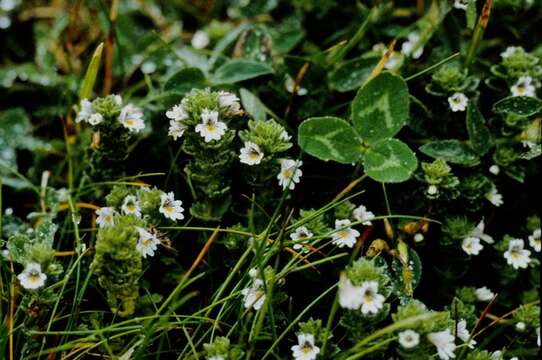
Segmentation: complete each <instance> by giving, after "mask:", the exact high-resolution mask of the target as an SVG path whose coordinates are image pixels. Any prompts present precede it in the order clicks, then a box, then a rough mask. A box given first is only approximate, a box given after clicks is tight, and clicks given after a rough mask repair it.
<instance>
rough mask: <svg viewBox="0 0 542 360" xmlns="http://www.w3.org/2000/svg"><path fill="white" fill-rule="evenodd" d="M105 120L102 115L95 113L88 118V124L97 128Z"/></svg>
mask: <svg viewBox="0 0 542 360" xmlns="http://www.w3.org/2000/svg"><path fill="white" fill-rule="evenodd" d="M103 120H104V117H103V116H102V114H100V113H94V114H92V115H90V117H89V118H88V123H89V124H90V125H92V126H96V125H98V124H99V123H101V122H102V121H103Z"/></svg>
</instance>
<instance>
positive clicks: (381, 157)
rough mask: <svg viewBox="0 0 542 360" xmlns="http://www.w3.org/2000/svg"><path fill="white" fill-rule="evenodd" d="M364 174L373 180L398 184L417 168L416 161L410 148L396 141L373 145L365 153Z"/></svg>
mask: <svg viewBox="0 0 542 360" xmlns="http://www.w3.org/2000/svg"><path fill="white" fill-rule="evenodd" d="M363 165H364V166H365V173H367V175H369V177H371V178H372V179H374V180H377V181H382V182H389V183H398V182H402V181H406V180H408V179H409V178H410V177H411V176H412V173H413V172H414V170H416V168H417V167H418V159H416V155H415V154H414V152H412V150H410V148H409V147H408V146H407V145H406V144H405V143H403V142H402V141H399V140H397V139H385V140H381V141H379V142H376V143H374V144H373V145H372V146H371V147H370V148H369V150H367V152H366V153H365V158H364V160H363Z"/></svg>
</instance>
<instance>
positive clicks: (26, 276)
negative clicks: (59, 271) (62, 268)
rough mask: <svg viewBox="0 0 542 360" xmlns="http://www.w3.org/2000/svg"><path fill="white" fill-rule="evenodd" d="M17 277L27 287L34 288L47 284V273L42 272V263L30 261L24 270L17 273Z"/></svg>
mask: <svg viewBox="0 0 542 360" xmlns="http://www.w3.org/2000/svg"><path fill="white" fill-rule="evenodd" d="M17 279H19V281H20V283H21V285H22V286H23V287H24V288H25V289H29V290H34V289H37V288H40V287H42V286H43V285H44V284H45V280H46V279H47V275H45V274H44V273H42V272H41V265H40V264H38V263H34V262H30V263H28V264H26V266H25V268H24V270H23V272H22V273H20V274H19V275H17Z"/></svg>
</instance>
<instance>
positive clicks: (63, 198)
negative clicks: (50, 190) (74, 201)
mask: <svg viewBox="0 0 542 360" xmlns="http://www.w3.org/2000/svg"><path fill="white" fill-rule="evenodd" d="M56 196H57V198H58V201H60V202H61V203H66V202H68V200H69V199H70V191H69V190H68V189H66V188H65V187H63V188H60V189H58V190H57V191H56Z"/></svg>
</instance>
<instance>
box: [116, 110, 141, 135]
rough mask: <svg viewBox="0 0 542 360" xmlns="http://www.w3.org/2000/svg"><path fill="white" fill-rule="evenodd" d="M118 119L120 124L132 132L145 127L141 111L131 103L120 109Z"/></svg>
mask: <svg viewBox="0 0 542 360" xmlns="http://www.w3.org/2000/svg"><path fill="white" fill-rule="evenodd" d="M119 121H120V123H121V124H122V126H124V127H125V128H127V129H128V130H130V131H132V132H139V131H140V130H142V129H144V128H145V122H144V121H143V111H142V110H141V108H139V107H137V106H135V105H132V104H127V105H125V106H124V107H123V108H122V109H121V110H120V115H119Z"/></svg>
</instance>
